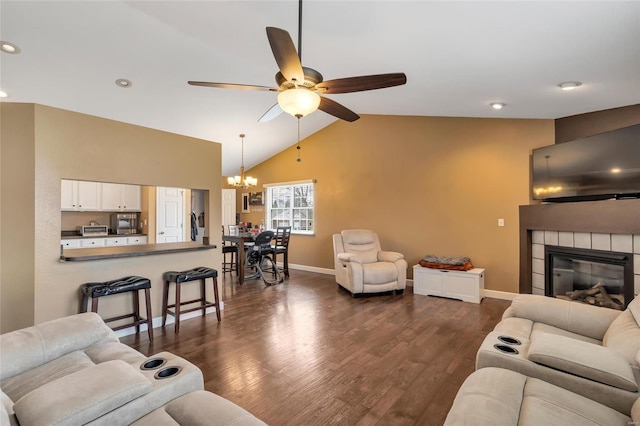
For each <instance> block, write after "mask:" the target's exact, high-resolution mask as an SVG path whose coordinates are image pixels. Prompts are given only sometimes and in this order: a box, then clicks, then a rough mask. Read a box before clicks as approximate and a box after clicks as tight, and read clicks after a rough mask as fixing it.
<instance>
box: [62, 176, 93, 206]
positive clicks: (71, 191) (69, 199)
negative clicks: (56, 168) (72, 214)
mask: <svg viewBox="0 0 640 426" xmlns="http://www.w3.org/2000/svg"><path fill="white" fill-rule="evenodd" d="M61 182H62V183H61V187H60V189H61V191H60V193H61V204H60V207H61V208H62V210H74V211H91V210H100V189H101V188H100V185H101V184H100V183H98V182H86V181H76V180H64V179H63V180H62V181H61Z"/></svg>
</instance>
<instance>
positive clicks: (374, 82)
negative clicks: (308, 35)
mask: <svg viewBox="0 0 640 426" xmlns="http://www.w3.org/2000/svg"><path fill="white" fill-rule="evenodd" d="M267 38H268V39H269V44H270V45H271V51H272V52H273V56H274V57H275V60H276V63H277V64H278V68H280V71H279V72H278V73H277V74H276V83H277V85H278V87H267V86H255V85H248V84H229V83H212V82H206V81H189V82H188V83H189V84H190V85H192V86H206V87H217V88H221V89H242V90H260V91H271V92H279V93H278V103H276V104H275V105H273V106H272V107H271V108H269V110H268V111H267V112H266V113H264V114H263V115H262V117H260V119H259V120H258V122H261V123H264V122H267V121H270V120H272V119H274V118H276V117H277V116H278V115H280V114H281V113H282V111H283V110H284V111H286V112H288V113H289V114H291V115H293V116H294V117H298V118H300V117H303V116H305V115H307V114H310V113H312V112H314V111H315V110H316V109H320V110H322V111H324V112H326V113H327V114H331V115H333V116H334V117H337V118H340V119H342V120H346V121H355V120H357V119H358V118H360V116H359V115H358V114H356V113H355V112H353V111H351V110H350V109H348V108H346V107H345V106H343V105H341V104H339V103H338V102H335V101H334V100H332V99H329V98H326V97H323V96H320V95H322V94H327V95H333V94H338V93H352V92H362V91H365V90H374V89H383V88H385V87H393V86H400V85H402V84H405V83H406V82H407V76H406V75H405V74H404V73H389V74H375V75H365V76H359V77H347V78H339V79H335V80H329V81H323V77H322V74H320V73H319V72H318V71H316V70H314V69H313V68H308V67H304V66H302V0H299V2H298V50H297V52H296V47H295V45H294V44H293V40H292V39H291V36H290V35H289V33H288V32H287V31H286V30H283V29H280V28H276V27H267Z"/></svg>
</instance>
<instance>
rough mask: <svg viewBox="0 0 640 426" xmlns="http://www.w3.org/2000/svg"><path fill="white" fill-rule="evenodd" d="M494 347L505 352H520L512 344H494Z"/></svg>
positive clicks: (513, 353) (514, 353)
mask: <svg viewBox="0 0 640 426" xmlns="http://www.w3.org/2000/svg"><path fill="white" fill-rule="evenodd" d="M493 347H494V348H496V349H497V350H499V351H500V352H504V353H507V354H512V355H516V354H517V353H518V350H517V349H516V348H514V347H512V346H507V345H493Z"/></svg>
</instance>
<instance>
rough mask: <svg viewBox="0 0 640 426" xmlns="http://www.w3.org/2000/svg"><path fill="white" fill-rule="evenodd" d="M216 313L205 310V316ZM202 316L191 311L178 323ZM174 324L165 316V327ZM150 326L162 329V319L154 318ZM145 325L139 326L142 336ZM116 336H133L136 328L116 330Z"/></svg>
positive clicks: (222, 307) (222, 306)
mask: <svg viewBox="0 0 640 426" xmlns="http://www.w3.org/2000/svg"><path fill="white" fill-rule="evenodd" d="M220 311H224V302H222V301H221V302H220ZM215 312H216V308H213V307H211V308H207V310H206V314H207V315H208V314H215ZM199 316H202V312H201V311H193V312H187V313H186V314H180V321H184V320H186V319H189V318H195V317H199ZM175 322H176V319H175V318H174V316H173V315H167V325H169V324H173V323H175ZM151 324H153V328H160V327H162V317H161V316H159V317H154V318H153V320H152V321H151ZM147 328H148V327H147V324H140V334H142V333H143V332H144V333H146V332H147ZM115 333H116V336H117V337H118V338H121V337H124V336H129V335H131V334H135V333H136V328H135V327H128V328H123V329H122V330H118V331H116V332H115Z"/></svg>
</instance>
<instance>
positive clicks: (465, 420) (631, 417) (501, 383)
mask: <svg viewBox="0 0 640 426" xmlns="http://www.w3.org/2000/svg"><path fill="white" fill-rule="evenodd" d="M639 423H640V400H637V401H636V402H635V404H634V405H633V408H632V410H631V412H630V413H629V414H626V413H620V412H618V411H616V410H614V409H612V408H610V407H607V406H606V405H603V404H601V403H599V402H598V401H597V400H592V399H589V398H585V397H583V396H581V395H578V394H576V393H573V392H570V391H568V390H566V389H563V388H561V387H559V386H554V385H552V384H549V383H547V382H544V381H542V380H539V379H535V378H531V377H527V376H525V375H522V374H520V373H516V372H514V371H510V370H504V369H500V368H493V367H488V368H482V369H480V370H477V371H476V372H474V373H473V374H471V375H470V376H469V377H468V378H467V380H465V382H464V383H463V384H462V387H461V388H460V389H459V391H458V394H457V395H456V398H455V400H454V401H453V406H452V407H451V410H449V414H448V415H447V419H446V420H445V423H444V425H445V426H459V425H473V426H516V425H534V426H537V425H544V426H584V425H601V426H629V425H634V424H635V425H637V424H639Z"/></svg>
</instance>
